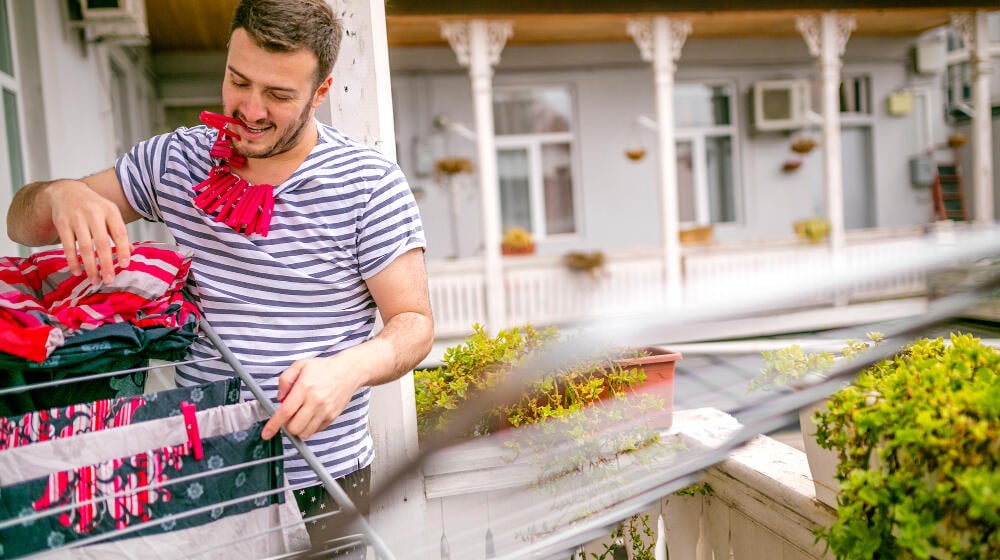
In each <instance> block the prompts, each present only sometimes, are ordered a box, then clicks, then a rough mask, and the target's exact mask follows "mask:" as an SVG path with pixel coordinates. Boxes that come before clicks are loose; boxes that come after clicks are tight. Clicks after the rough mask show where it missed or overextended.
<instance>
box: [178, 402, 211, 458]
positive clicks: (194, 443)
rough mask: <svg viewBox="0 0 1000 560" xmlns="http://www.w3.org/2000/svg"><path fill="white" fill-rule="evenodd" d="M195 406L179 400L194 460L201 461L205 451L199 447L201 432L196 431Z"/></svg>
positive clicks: (196, 417)
mask: <svg viewBox="0 0 1000 560" xmlns="http://www.w3.org/2000/svg"><path fill="white" fill-rule="evenodd" d="M197 413H198V411H197V409H196V408H195V406H194V405H193V404H191V403H189V402H187V401H183V402H181V414H182V415H183V416H184V429H185V430H186V431H187V437H188V442H189V443H190V444H191V451H192V453H193V454H194V460H195V461H201V459H202V457H204V456H205V452H204V451H203V450H202V448H201V434H200V433H198V416H197Z"/></svg>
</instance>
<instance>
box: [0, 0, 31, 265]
mask: <svg viewBox="0 0 1000 560" xmlns="http://www.w3.org/2000/svg"><path fill="white" fill-rule="evenodd" d="M3 8H6V20H7V25H8V27H9V28H8V29H4V30H0V31H3V32H4V33H7V37H8V40H9V41H10V54H11V66H12V70H13V74H7V73H6V72H3V71H0V97H2V92H3V91H10V92H11V93H13V95H14V106H15V109H14V114H15V118H16V119H17V136H18V137H17V139H16V141H17V143H18V145H19V147H20V149H19V150H18V151H17V155H18V157H19V158H20V160H21V161H20V162H19V164H20V168H21V172H22V177H21V180H22V182H27V181H28V180H29V178H28V175H29V171H28V161H27V158H26V151H27V150H26V147H27V136H26V134H25V118H24V116H25V112H24V96H23V95H22V92H21V78H20V76H21V68H20V63H19V56H18V44H17V27H18V26H17V25H16V22H15V21H14V16H15V12H14V7H13V2H11V1H10V0H7V1H5V2H3V3H2V4H0V9H3ZM10 140H11V139H10V138H8V137H7V115H6V112H5V111H3V110H2V108H0V206H2V207H3V208H8V207H9V206H10V202H11V200H13V197H14V194H15V193H16V192H17V191H18V189H20V188H21V187H22V186H23V185H15V184H13V183H14V177H12V173H13V168H12V166H11V163H12V162H11V153H10ZM0 249H2V250H3V254H13V253H15V252H16V253H19V254H21V255H22V256H26V255H27V254H29V253H30V250H29V249H28V248H27V247H24V246H21V245H18V244H15V243H14V242H12V241H10V240H9V239H7V238H6V236H4V238H3V239H0Z"/></svg>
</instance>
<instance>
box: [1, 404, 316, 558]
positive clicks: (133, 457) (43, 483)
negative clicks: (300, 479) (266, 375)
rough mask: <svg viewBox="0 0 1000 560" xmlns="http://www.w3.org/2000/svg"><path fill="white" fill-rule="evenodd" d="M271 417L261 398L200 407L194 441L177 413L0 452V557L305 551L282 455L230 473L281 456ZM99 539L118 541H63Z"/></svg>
mask: <svg viewBox="0 0 1000 560" xmlns="http://www.w3.org/2000/svg"><path fill="white" fill-rule="evenodd" d="M266 417H267V413H266V412H265V411H264V410H263V407H261V406H260V404H259V403H257V402H247V403H241V404H236V405H227V406H221V407H214V408H210V409H207V410H204V411H201V412H198V413H197V415H196V419H195V420H194V423H195V424H196V425H197V426H198V430H199V432H200V435H197V432H196V437H197V438H198V439H197V441H198V442H199V443H200V445H199V446H194V445H193V444H194V441H193V440H192V439H190V437H191V436H190V433H191V432H190V431H189V430H187V429H186V428H185V424H187V423H188V422H189V420H188V419H187V418H185V417H181V416H171V417H167V418H161V419H158V420H153V421H149V422H142V423H140V424H133V425H129V426H125V427H121V428H115V429H111V430H102V431H98V432H92V433H87V434H81V435H77V436H74V437H71V438H66V439H59V440H49V441H45V442H38V443H36V444H34V445H28V446H25V447H17V448H13V449H8V450H6V451H3V452H0V486H2V488H0V543H3V545H4V546H3V547H0V559H6V558H16V557H19V556H23V555H25V554H33V553H37V552H44V551H51V555H46V556H45V558H53V559H59V560H64V559H68V558H72V559H84V558H86V559H88V560H89V559H101V558H109V557H115V558H176V557H193V558H215V557H218V554H219V551H218V550H213V549H214V547H215V546H217V545H219V544H223V545H225V547H226V548H225V550H226V554H225V555H224V556H226V557H230V556H232V557H249V558H259V557H262V556H271V555H276V554H283V553H287V552H292V551H298V550H304V549H305V548H307V547H308V545H309V537H308V533H307V532H306V530H305V526H304V524H303V523H302V518H301V515H299V512H298V509H297V508H296V507H295V499H294V498H293V497H292V496H291V494H290V493H289V490H288V488H287V485H285V483H284V472H283V471H284V466H283V462H282V461H280V460H277V461H274V462H268V463H255V464H247V465H245V466H243V467H242V468H239V469H235V470H226V469H224V467H227V466H233V465H242V464H244V463H249V462H250V461H254V460H259V459H264V458H278V457H280V456H281V454H282V445H281V440H280V438H274V439H271V440H267V441H264V440H262V439H261V436H260V431H261V428H262V427H263V424H264V421H265V420H266ZM195 447H197V448H198V449H195ZM199 449H200V451H201V456H200V457H199V455H198V450H199ZM195 475H198V476H195ZM171 480H176V481H177V482H175V483H173V484H168V485H162V486H156V487H148V486H147V485H149V484H152V483H158V484H165V483H168V482H170V481H171ZM283 486H284V491H283V492H278V493H273V494H270V495H263V494H265V493H270V492H271V491H273V490H277V489H279V488H282V487H283ZM247 497H249V498H250V499H246V500H243V499H242V498H247ZM54 507H60V508H61V511H59V512H55V513H54V514H52V515H45V514H46V513H47V512H46V510H47V509H49V508H54ZM27 516H32V517H31V518H30V521H29V520H28V518H27ZM19 518H25V521H24V522H14V523H10V522H11V521H16V520H17V519H19ZM139 524H142V525H139ZM277 527H281V528H282V530H281V531H273V529H274V528H277ZM102 535H106V536H108V538H109V539H111V540H108V541H102V542H100V543H98V544H89V545H87V546H84V547H81V548H73V549H66V548H63V547H64V546H65V545H70V544H72V543H73V542H75V541H81V540H84V539H91V538H94V537H97V536H102Z"/></svg>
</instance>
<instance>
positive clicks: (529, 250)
mask: <svg viewBox="0 0 1000 560" xmlns="http://www.w3.org/2000/svg"><path fill="white" fill-rule="evenodd" d="M500 253H501V254H503V255H534V254H535V244H534V243H532V244H531V245H526V246H517V247H515V246H513V245H501V246H500Z"/></svg>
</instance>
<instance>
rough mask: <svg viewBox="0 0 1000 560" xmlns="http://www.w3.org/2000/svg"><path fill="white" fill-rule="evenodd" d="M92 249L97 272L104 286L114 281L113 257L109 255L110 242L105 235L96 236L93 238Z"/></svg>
mask: <svg viewBox="0 0 1000 560" xmlns="http://www.w3.org/2000/svg"><path fill="white" fill-rule="evenodd" d="M94 249H95V250H96V252H97V260H98V263H99V268H98V271H99V272H100V274H101V279H102V280H103V281H104V283H105V284H110V283H112V282H114V281H115V257H114V255H113V254H112V253H111V240H110V239H108V236H107V235H101V234H98V235H97V236H96V237H95V238H94Z"/></svg>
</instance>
